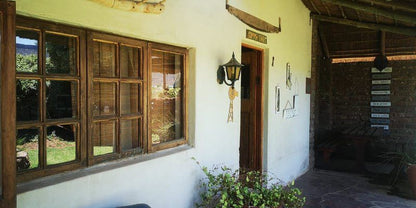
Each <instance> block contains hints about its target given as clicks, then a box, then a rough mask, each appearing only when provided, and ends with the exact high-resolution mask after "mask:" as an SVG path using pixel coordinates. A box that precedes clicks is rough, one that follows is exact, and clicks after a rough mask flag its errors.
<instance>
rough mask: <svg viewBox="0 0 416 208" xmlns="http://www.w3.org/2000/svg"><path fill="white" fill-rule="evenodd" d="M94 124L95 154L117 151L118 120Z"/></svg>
mask: <svg viewBox="0 0 416 208" xmlns="http://www.w3.org/2000/svg"><path fill="white" fill-rule="evenodd" d="M93 126H94V127H93V136H92V140H93V145H94V156H97V155H104V154H108V153H113V152H115V148H116V121H104V122H96V123H94V125H93Z"/></svg>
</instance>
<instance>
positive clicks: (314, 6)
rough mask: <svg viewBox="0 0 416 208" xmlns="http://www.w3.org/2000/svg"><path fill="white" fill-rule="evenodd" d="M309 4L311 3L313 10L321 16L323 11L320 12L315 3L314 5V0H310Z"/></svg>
mask: <svg viewBox="0 0 416 208" xmlns="http://www.w3.org/2000/svg"><path fill="white" fill-rule="evenodd" d="M309 3H311V5H312V7H313V9H315V11H316V12H317V13H318V14H321V11H319V9H318V8H317V7H316V5H315V3H313V1H312V0H309Z"/></svg>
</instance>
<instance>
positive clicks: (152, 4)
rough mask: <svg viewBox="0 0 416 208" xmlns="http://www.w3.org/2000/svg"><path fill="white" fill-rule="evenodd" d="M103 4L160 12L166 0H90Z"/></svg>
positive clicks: (154, 12) (119, 7) (139, 10)
mask: <svg viewBox="0 0 416 208" xmlns="http://www.w3.org/2000/svg"><path fill="white" fill-rule="evenodd" d="M90 1H94V2H97V3H100V4H102V5H104V6H107V7H110V8H115V9H121V10H125V11H131V12H143V13H151V14H160V13H162V12H163V11H164V10H165V5H164V3H165V2H166V0H90Z"/></svg>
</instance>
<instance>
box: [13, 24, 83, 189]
mask: <svg viewBox="0 0 416 208" xmlns="http://www.w3.org/2000/svg"><path fill="white" fill-rule="evenodd" d="M16 29H24V30H32V31H37V32H38V33H39V40H38V72H37V73H19V72H16V80H18V79H32V80H39V84H40V86H39V119H38V121H21V122H18V121H16V132H17V130H19V129H27V128H38V129H39V131H40V132H39V134H40V136H39V138H40V139H39V155H40V157H39V167H38V168H34V169H30V170H25V171H22V172H18V173H17V181H18V182H24V181H28V180H32V179H35V178H39V177H43V176H48V175H53V174H57V173H59V172H63V171H68V170H73V169H78V168H80V167H83V166H85V165H84V164H85V162H86V141H85V138H86V128H85V127H83V125H82V124H83V123H85V122H86V118H85V114H84V113H83V109H85V108H86V90H85V89H86V73H85V70H83V69H85V63H86V55H85V44H84V43H85V31H84V30H82V29H77V28H72V27H68V26H63V25H56V24H51V23H48V22H44V21H40V20H34V19H30V18H24V17H19V18H17V19H16ZM46 34H54V35H62V36H66V37H73V38H76V40H77V45H76V60H77V63H76V72H75V73H74V74H73V75H66V74H48V73H46V66H45V63H46V51H45V47H46V46H45V42H46V38H45V37H46ZM47 80H51V81H75V82H77V93H76V96H77V97H76V98H77V111H76V118H62V119H48V118H47V117H46V101H45V99H44V98H45V96H46V84H45V83H46V81H47ZM58 124H59V125H74V126H75V127H76V129H77V131H76V132H75V137H76V138H75V139H76V143H75V144H76V147H75V149H76V154H75V155H76V158H75V160H73V161H69V162H64V163H60V164H54V165H49V166H48V165H47V164H46V154H47V152H46V141H45V138H46V134H47V130H46V129H47V128H48V127H49V126H53V125H58ZM42 159H43V160H42ZM41 160H42V161H41Z"/></svg>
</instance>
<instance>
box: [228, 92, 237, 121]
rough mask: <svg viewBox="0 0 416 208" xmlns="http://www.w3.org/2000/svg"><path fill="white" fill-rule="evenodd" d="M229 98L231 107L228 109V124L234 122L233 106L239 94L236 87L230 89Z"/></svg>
mask: <svg viewBox="0 0 416 208" xmlns="http://www.w3.org/2000/svg"><path fill="white" fill-rule="evenodd" d="M228 97H229V98H230V107H229V108H228V120H227V123H229V122H234V106H233V101H234V98H235V97H238V92H237V90H235V88H234V87H230V89H229V90H228Z"/></svg>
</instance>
